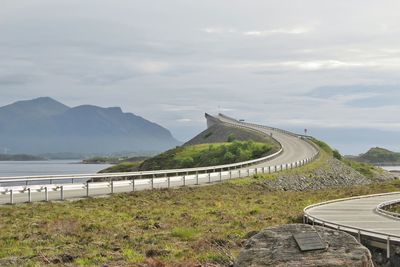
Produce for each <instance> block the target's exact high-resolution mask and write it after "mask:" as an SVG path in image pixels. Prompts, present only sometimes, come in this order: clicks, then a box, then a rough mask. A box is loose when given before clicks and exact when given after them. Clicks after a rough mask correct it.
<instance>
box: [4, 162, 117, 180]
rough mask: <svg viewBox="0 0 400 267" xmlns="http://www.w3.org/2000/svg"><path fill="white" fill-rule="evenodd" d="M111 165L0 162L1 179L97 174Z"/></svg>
mask: <svg viewBox="0 0 400 267" xmlns="http://www.w3.org/2000/svg"><path fill="white" fill-rule="evenodd" d="M109 166H111V165H109V164H79V160H49V161H0V179H1V178H2V177H9V176H32V175H52V174H86V173H97V172H98V171H100V170H102V169H105V168H107V167H109Z"/></svg>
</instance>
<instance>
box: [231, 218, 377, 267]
mask: <svg viewBox="0 0 400 267" xmlns="http://www.w3.org/2000/svg"><path fill="white" fill-rule="evenodd" d="M315 230H316V231H317V232H318V233H319V234H320V236H321V238H322V239H323V240H324V241H325V242H326V244H327V248H326V249H325V250H317V251H309V252H301V251H300V249H299V247H298V245H297V243H296V241H295V239H294V238H293V234H295V233H301V232H307V231H315ZM261 266H275V267H294V266H296V267H297V266H302V267H307V266H308V267H311V266H320V267H336V266H337V267H339V266H340V267H343V266H347V267H373V266H374V265H373V263H372V260H371V253H370V252H369V250H368V249H367V248H365V247H364V246H362V245H361V244H360V243H358V242H357V240H356V239H355V238H354V237H353V236H351V235H349V234H347V233H344V232H340V231H336V230H331V229H328V228H324V227H319V226H315V227H313V226H310V225H305V224H290V225H282V226H278V227H273V228H268V229H265V230H263V231H261V232H260V233H258V234H256V235H255V236H253V237H252V238H250V239H249V240H248V241H247V242H246V244H245V247H244V248H243V250H242V251H241V252H240V254H239V257H238V258H237V260H236V261H235V264H234V267H261Z"/></svg>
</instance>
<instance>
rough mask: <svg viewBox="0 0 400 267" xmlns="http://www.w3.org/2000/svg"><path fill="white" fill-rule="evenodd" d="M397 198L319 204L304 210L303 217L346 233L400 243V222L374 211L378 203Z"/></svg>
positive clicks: (386, 196) (373, 197) (397, 195)
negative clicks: (387, 239)
mask: <svg viewBox="0 0 400 267" xmlns="http://www.w3.org/2000/svg"><path fill="white" fill-rule="evenodd" d="M397 199H400V192H397V193H391V194H382V195H371V196H365V197H360V198H352V199H347V200H340V201H336V202H331V203H325V204H324V203H322V204H320V205H317V206H313V207H310V208H306V210H305V216H306V217H308V218H309V219H311V220H313V219H314V220H315V221H316V222H317V223H321V222H323V223H325V224H327V225H329V226H333V227H335V226H340V228H341V229H342V230H345V231H348V232H353V233H354V232H358V231H357V230H360V231H361V233H362V234H365V235H368V236H372V237H376V238H380V239H386V238H387V237H388V236H389V237H390V239H391V240H392V241H400V220H398V219H395V218H391V217H387V216H384V215H381V214H379V213H377V212H376V208H377V206H378V205H379V204H381V203H383V202H387V201H393V200H397Z"/></svg>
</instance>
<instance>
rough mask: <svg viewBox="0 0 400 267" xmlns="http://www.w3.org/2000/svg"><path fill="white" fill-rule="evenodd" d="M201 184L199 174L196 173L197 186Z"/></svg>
mask: <svg viewBox="0 0 400 267" xmlns="http://www.w3.org/2000/svg"><path fill="white" fill-rule="evenodd" d="M198 184H199V172H196V185H198Z"/></svg>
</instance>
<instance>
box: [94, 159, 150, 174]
mask: <svg viewBox="0 0 400 267" xmlns="http://www.w3.org/2000/svg"><path fill="white" fill-rule="evenodd" d="M142 162H143V161H137V162H122V163H119V164H118V165H115V166H111V167H109V168H107V169H104V170H101V171H100V172H99V173H113V172H131V171H132V170H135V169H138V168H139V166H140V164H142Z"/></svg>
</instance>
